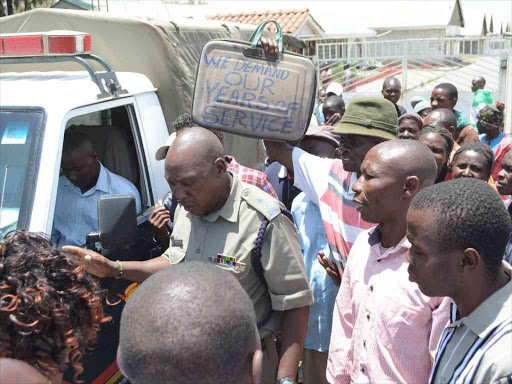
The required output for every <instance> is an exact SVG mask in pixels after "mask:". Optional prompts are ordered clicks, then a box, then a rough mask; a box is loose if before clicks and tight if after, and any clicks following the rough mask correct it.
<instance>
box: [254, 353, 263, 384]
mask: <svg viewBox="0 0 512 384" xmlns="http://www.w3.org/2000/svg"><path fill="white" fill-rule="evenodd" d="M262 371H263V352H262V351H261V349H257V350H256V351H254V355H253V356H252V382H253V384H260V383H261V374H262Z"/></svg>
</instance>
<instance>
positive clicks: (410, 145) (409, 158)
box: [370, 140, 437, 189]
mask: <svg viewBox="0 0 512 384" xmlns="http://www.w3.org/2000/svg"><path fill="white" fill-rule="evenodd" d="M370 151H376V152H377V153H378V155H379V158H380V159H381V161H382V162H383V163H385V164H386V168H388V170H390V171H391V172H393V173H395V174H396V175H400V176H402V177H403V178H407V177H409V176H416V177H417V178H418V179H419V182H420V184H419V185H420V189H422V188H425V187H428V186H430V185H432V184H434V181H435V179H436V176H437V163H436V160H435V158H434V155H433V154H432V152H431V151H430V150H429V149H428V147H427V146H425V145H424V144H422V143H420V142H418V141H415V140H389V141H385V142H383V143H381V144H378V145H376V146H375V147H373V148H372V149H371V150H370Z"/></svg>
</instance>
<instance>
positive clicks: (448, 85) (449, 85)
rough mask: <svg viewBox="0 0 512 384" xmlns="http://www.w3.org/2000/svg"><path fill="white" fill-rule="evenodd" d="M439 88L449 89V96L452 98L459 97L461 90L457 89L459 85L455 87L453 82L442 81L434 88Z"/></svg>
mask: <svg viewBox="0 0 512 384" xmlns="http://www.w3.org/2000/svg"><path fill="white" fill-rule="evenodd" d="M438 88H440V89H446V90H448V97H449V98H450V100H453V99H458V98H459V91H458V90H457V87H455V85H453V84H452V83H441V84H438V85H436V87H435V88H434V89H438Z"/></svg>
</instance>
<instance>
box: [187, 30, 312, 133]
mask: <svg viewBox="0 0 512 384" xmlns="http://www.w3.org/2000/svg"><path fill="white" fill-rule="evenodd" d="M265 24H266V23H263V24H262V25H260V26H259V27H258V28H257V30H256V31H255V33H254V34H253V37H252V38H251V41H250V42H249V43H248V42H233V41H224V40H214V41H211V42H210V43H208V44H207V45H205V47H204V48H203V52H202V54H201V61H200V63H199V67H198V72H197V79H196V85H195V90H194V102H193V107H192V117H193V119H194V121H195V122H196V123H197V124H199V125H201V126H204V127H208V128H213V129H219V130H222V131H226V132H231V133H235V134H239V135H244V136H250V137H256V138H263V139H271V140H280V141H298V140H300V139H301V138H302V136H303V135H304V133H305V131H306V128H307V127H308V125H309V120H310V119H311V114H312V108H313V105H314V96H315V94H314V91H315V85H316V84H315V81H316V76H315V70H314V66H313V63H312V62H311V60H309V59H306V58H304V57H302V56H300V55H296V54H293V53H283V51H282V36H281V34H280V27H279V25H278V24H277V26H278V28H277V29H278V33H277V41H276V40H273V39H268V38H265V37H261V33H262V32H263V27H264V25H265Z"/></svg>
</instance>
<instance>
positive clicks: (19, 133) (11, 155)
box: [0, 108, 44, 241]
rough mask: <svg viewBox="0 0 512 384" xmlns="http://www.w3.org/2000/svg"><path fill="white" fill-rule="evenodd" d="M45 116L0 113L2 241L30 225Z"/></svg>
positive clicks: (28, 111) (23, 111)
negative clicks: (10, 234)
mask: <svg viewBox="0 0 512 384" xmlns="http://www.w3.org/2000/svg"><path fill="white" fill-rule="evenodd" d="M43 121H44V112H43V111H41V110H36V109H28V108H27V109H21V108H13V109H9V108H1V109H0V241H1V240H3V238H4V237H5V235H6V234H7V233H9V232H10V231H12V230H15V229H18V228H25V227H26V226H27V225H28V221H29V217H30V211H31V209H32V200H33V191H34V187H35V185H34V184H35V180H36V179H35V178H36V175H37V172H36V170H37V166H38V161H37V160H38V158H39V147H40V145H39V138H40V136H41V130H42V128H43Z"/></svg>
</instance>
